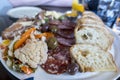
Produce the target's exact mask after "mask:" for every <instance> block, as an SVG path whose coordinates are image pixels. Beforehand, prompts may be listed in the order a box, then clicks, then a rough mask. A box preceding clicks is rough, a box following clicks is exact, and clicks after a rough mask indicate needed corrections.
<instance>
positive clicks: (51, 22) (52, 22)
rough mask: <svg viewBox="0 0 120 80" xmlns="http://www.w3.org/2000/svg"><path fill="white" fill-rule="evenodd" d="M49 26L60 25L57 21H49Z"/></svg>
mask: <svg viewBox="0 0 120 80" xmlns="http://www.w3.org/2000/svg"><path fill="white" fill-rule="evenodd" d="M49 24H50V25H59V24H61V22H60V21H59V20H50V21H49Z"/></svg>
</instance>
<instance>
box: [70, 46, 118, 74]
mask: <svg viewBox="0 0 120 80" xmlns="http://www.w3.org/2000/svg"><path fill="white" fill-rule="evenodd" d="M70 52H71V55H72V57H73V58H74V59H75V61H76V62H77V63H78V64H79V66H80V68H81V70H82V72H99V71H117V68H116V65H115V62H114V61H113V57H112V55H111V54H110V53H109V52H106V51H104V50H102V49H101V48H99V47H98V46H96V45H92V44H75V45H73V46H72V47H71V48H70Z"/></svg>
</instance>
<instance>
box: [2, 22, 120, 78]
mask: <svg viewBox="0 0 120 80" xmlns="http://www.w3.org/2000/svg"><path fill="white" fill-rule="evenodd" d="M41 21H42V20H41ZM53 21H54V20H53ZM70 23H72V22H70ZM70 23H69V25H70ZM49 24H53V23H50V22H49ZM55 24H56V23H55ZM57 24H58V23H57ZM60 24H62V22H61V23H60ZM74 26H75V25H74ZM42 28H43V27H42ZM62 28H66V29H68V30H67V31H69V29H70V28H68V27H65V26H62ZM31 29H32V30H33V29H35V28H34V27H32V28H30V30H31ZM50 29H51V31H53V29H54V30H56V29H55V28H54V27H52V28H50ZM108 30H109V31H110V32H111V34H113V36H114V41H113V44H112V47H111V50H109V52H110V53H111V54H112V56H113V60H114V61H115V63H116V66H117V69H118V70H117V72H89V71H88V72H85V73H81V72H77V73H76V74H75V75H69V74H67V73H66V72H65V71H66V70H65V69H66V68H65V67H64V69H62V70H65V71H63V72H64V73H63V72H60V74H59V72H56V73H54V72H53V71H54V70H53V71H50V72H49V71H48V73H51V74H48V73H47V70H49V69H51V68H50V67H47V69H45V67H46V64H47V66H50V65H49V63H47V61H48V60H50V59H49V58H50V57H53V56H51V55H52V54H50V52H49V51H48V54H49V57H48V59H47V61H46V63H45V64H42V65H41V66H38V67H37V69H36V70H35V72H34V73H31V74H29V73H28V74H27V73H26V74H24V73H19V72H16V71H14V70H11V69H10V68H8V66H7V65H6V64H7V63H6V62H5V60H3V57H2V56H3V55H2V53H1V54H0V60H1V63H2V64H3V66H4V67H5V68H6V69H7V70H8V71H9V72H10V73H11V74H13V75H14V76H15V77H17V78H18V79H27V78H30V77H34V79H35V80H80V79H82V80H93V79H95V80H96V79H97V80H101V79H106V80H111V79H112V80H113V79H116V78H118V77H119V76H120V63H119V60H120V59H119V56H120V53H119V52H120V50H119V47H120V42H119V37H118V36H117V35H116V34H115V33H114V32H113V31H112V30H111V29H109V28H108ZM19 31H20V30H19ZM27 31H29V29H28V30H27ZM27 31H25V32H24V33H26V32H27ZM53 33H54V32H53ZM39 34H41V33H39ZM42 34H43V33H42ZM65 34H66V33H65ZM34 35H36V34H34ZM44 36H46V35H44ZM62 36H64V35H62ZM8 37H9V36H8ZM18 37H19V36H18ZM29 37H30V38H31V36H29ZM57 37H58V39H59V40H60V37H59V36H57ZM65 37H66V36H65ZM67 37H68V36H67ZM70 38H72V39H74V38H73V37H71V36H70ZM15 39H16V38H15ZM15 39H14V40H15ZM20 39H21V38H20ZM31 39H34V40H35V38H31ZM40 39H41V40H42V38H40ZM40 39H36V41H37V40H40ZM46 39H47V37H46ZM58 39H57V40H58ZM14 40H13V41H12V42H14V43H15V44H16V42H15V41H14ZM28 40H29V38H28ZM59 40H58V41H59ZM62 40H64V39H61V40H60V42H61V41H62ZM66 40H67V39H66ZM69 40H70V39H69ZM69 40H68V41H69ZM18 41H19V40H18ZM52 41H53V39H52ZM0 42H2V40H1V41H0ZM28 42H29V41H28ZM46 42H47V41H46ZM24 43H25V42H24ZM24 43H23V45H21V46H20V47H19V49H21V48H22V47H24V45H26V44H27V39H26V44H24ZM64 43H65V41H62V44H64ZM11 44H12V43H11ZM15 44H14V46H12V48H14V47H15ZM31 44H32V43H31ZM47 45H48V47H49V44H48V43H47ZM64 45H65V46H70V45H71V44H70V45H69V44H67V45H66V44H64ZM72 45H73V44H72ZM72 45H71V46H72ZM49 48H51V47H49ZM57 48H58V50H62V49H61V45H60V44H59V45H58V47H56V48H54V49H53V50H56V49H57ZM63 48H65V47H63ZM25 49H26V48H25ZM14 50H16V48H15V49H14ZM17 50H18V49H17ZM41 50H42V51H43V50H44V49H43V48H42V49H41ZM53 50H50V51H52V52H54V51H53ZM66 50H68V48H67V47H66ZM66 50H65V51H66ZM11 51H12V50H11ZM25 51H26V50H25ZM56 52H57V51H56ZM66 53H67V52H66ZM21 54H22V53H21ZM55 54H56V53H55ZM57 54H58V52H57ZM8 55H9V53H8ZM14 55H15V56H16V54H14ZM9 56H10V55H9ZM9 56H8V57H6V58H8V59H9ZM65 56H66V55H65ZM68 56H69V55H68ZM12 57H14V56H12ZM57 57H58V58H60V57H61V54H60V55H57ZM16 58H17V57H15V58H14V59H16ZM18 59H19V58H18ZM60 59H61V58H60ZM62 59H64V58H63V57H62ZM69 59H71V60H70V63H71V61H72V58H69ZM69 59H68V58H67V59H66V57H65V60H64V61H66V60H68V62H65V63H64V61H63V63H64V65H66V64H67V66H66V67H68V64H70V63H69ZM11 61H13V62H14V60H13V59H12V60H11ZM52 61H55V63H54V62H53V63H52V64H55V65H56V64H57V67H58V68H59V66H58V64H59V63H58V62H59V61H58V62H56V61H57V60H55V59H53V60H52ZM19 63H20V64H22V65H20V66H24V65H25V66H26V65H29V66H30V67H31V65H30V64H31V63H30V64H29V63H27V64H25V63H24V62H23V63H22V62H21V61H20V62H19ZM63 63H61V62H60V64H63ZM37 65H38V63H37ZM39 65H40V64H39ZM43 66H45V67H43ZM52 66H53V68H54V65H52ZM41 67H42V68H41ZM12 68H13V63H12ZM20 68H21V67H20ZM35 68H36V67H35ZM51 70H52V69H51ZM45 71H46V72H45ZM58 71H59V70H58ZM61 73H62V74H61Z"/></svg>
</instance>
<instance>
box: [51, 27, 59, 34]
mask: <svg viewBox="0 0 120 80" xmlns="http://www.w3.org/2000/svg"><path fill="white" fill-rule="evenodd" d="M50 30H51V32H53V33H56V32H57V31H58V27H57V26H51V27H50Z"/></svg>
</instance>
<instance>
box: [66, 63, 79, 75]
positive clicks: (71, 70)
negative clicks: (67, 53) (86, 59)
mask: <svg viewBox="0 0 120 80" xmlns="http://www.w3.org/2000/svg"><path fill="white" fill-rule="evenodd" d="M78 70H79V66H78V64H77V63H71V64H69V65H68V67H67V73H69V74H70V75H74V74H75V73H76V72H78Z"/></svg>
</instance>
